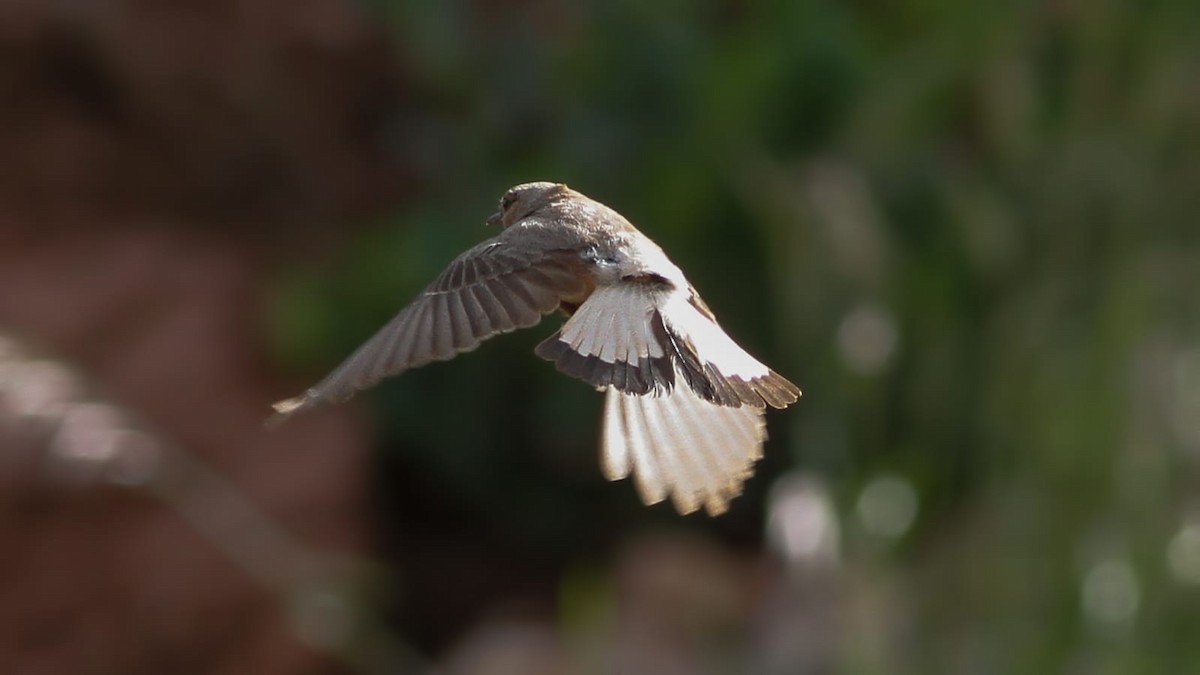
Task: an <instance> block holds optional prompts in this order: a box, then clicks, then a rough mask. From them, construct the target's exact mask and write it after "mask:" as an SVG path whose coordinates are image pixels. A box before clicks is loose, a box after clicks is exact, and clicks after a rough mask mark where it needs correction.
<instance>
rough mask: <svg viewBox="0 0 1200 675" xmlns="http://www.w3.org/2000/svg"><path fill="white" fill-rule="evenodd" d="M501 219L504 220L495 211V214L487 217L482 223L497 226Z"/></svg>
mask: <svg viewBox="0 0 1200 675" xmlns="http://www.w3.org/2000/svg"><path fill="white" fill-rule="evenodd" d="M503 218H504V216H503V215H502V214H501V213H500V212H499V211H497V212H495V213H493V214H492V215H490V216H488V217H487V220H486V221H484V222H486V223H487V224H488V225H499V224H500V223H501V221H502V220H503Z"/></svg>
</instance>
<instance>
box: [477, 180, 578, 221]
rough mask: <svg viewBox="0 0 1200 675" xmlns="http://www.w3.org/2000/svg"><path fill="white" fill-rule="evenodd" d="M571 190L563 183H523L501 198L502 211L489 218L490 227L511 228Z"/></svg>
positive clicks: (509, 190)
mask: <svg viewBox="0 0 1200 675" xmlns="http://www.w3.org/2000/svg"><path fill="white" fill-rule="evenodd" d="M570 191H571V188H569V187H567V186H566V185H563V184H562V183H550V182H547V181H538V182H536V183H522V184H521V185H517V186H515V187H511V188H509V189H508V192H505V193H504V196H502V197H501V198H500V210H499V211H497V212H495V213H493V214H492V215H490V216H488V219H487V224H488V225H502V226H504V227H505V228H507V227H511V226H512V224H513V223H515V222H517V221H519V220H521V219H523V218H527V217H529V216H530V215H531V214H532V213H533V212H535V211H537V210H538V209H540V208H541V207H542V206H545V205H546V204H548V203H550V202H551V201H552V200H553V199H555V198H556V197H561V196H564V195H566V194H568V193H569V192H570Z"/></svg>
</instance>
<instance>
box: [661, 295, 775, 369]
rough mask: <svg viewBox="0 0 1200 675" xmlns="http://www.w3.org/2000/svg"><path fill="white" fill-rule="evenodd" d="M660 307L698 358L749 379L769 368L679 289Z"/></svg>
mask: <svg viewBox="0 0 1200 675" xmlns="http://www.w3.org/2000/svg"><path fill="white" fill-rule="evenodd" d="M666 303H667V304H666V306H665V307H664V308H663V313H662V314H663V320H664V321H665V322H666V324H667V328H668V329H669V330H670V331H671V332H672V333H674V334H675V335H680V336H683V338H684V339H685V340H689V341H690V343H691V346H692V348H693V350H694V351H695V353H696V355H697V356H698V357H699V358H700V360H701V361H702V362H704V363H708V364H711V365H712V367H713V368H714V369H716V371H717V372H719V373H721V374H722V375H724V376H726V377H738V378H740V379H742V380H743V381H746V382H749V381H751V380H755V379H758V378H763V377H767V376H768V375H770V374H771V370H770V369H769V368H767V367H766V366H764V365H763V364H762V363H760V362H759V361H758V360H757V359H755V358H754V357H753V356H750V355H749V354H747V353H746V350H744V349H742V348H741V347H739V346H738V345H737V343H736V342H734V341H733V339H732V338H730V337H729V336H728V335H726V334H725V331H723V330H721V327H720V326H718V325H717V324H716V323H714V322H713V321H712V320H711V319H709V318H708V317H707V316H704V315H703V314H701V313H700V310H698V309H696V307H695V306H694V305H692V303H691V302H689V301H688V299H687V297H686V296H685V295H684V294H682V293H673V294H672V295H671V296H670V297H669V298H668V299H667V300H666Z"/></svg>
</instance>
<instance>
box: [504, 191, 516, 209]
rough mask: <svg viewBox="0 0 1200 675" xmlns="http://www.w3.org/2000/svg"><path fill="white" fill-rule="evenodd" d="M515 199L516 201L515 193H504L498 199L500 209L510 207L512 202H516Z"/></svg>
mask: <svg viewBox="0 0 1200 675" xmlns="http://www.w3.org/2000/svg"><path fill="white" fill-rule="evenodd" d="M516 201H517V196H516V195H514V194H507V195H504V197H503V198H502V199H501V200H500V210H501V211H507V210H508V209H509V208H511V207H512V205H513V202H516Z"/></svg>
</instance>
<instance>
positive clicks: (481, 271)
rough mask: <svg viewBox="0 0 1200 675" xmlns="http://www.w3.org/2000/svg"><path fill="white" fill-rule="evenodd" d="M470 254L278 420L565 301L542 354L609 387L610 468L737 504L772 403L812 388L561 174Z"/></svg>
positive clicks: (504, 207) (521, 197)
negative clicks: (747, 339) (735, 332)
mask: <svg viewBox="0 0 1200 675" xmlns="http://www.w3.org/2000/svg"><path fill="white" fill-rule="evenodd" d="M488 222H489V223H494V224H499V225H502V226H503V228H504V229H503V230H502V231H501V232H500V234H499V235H497V236H495V237H493V238H491V239H489V240H487V241H484V242H482V243H480V244H478V245H477V246H475V247H473V248H471V249H469V250H468V251H467V252H465V253H463V254H462V255H460V256H459V257H457V258H455V259H454V261H452V262H451V263H450V265H449V266H448V267H447V269H446V270H445V271H444V272H442V274H441V275H439V276H438V278H437V279H436V280H434V282H433V283H432V284H431V285H430V286H429V287H428V288H427V289H426V290H425V291H424V292H423V293H422V294H421V295H420V296H419V297H418V298H417V299H416V300H414V301H413V302H412V304H410V305H409V306H408V307H406V308H404V309H403V310H401V312H400V314H399V315H397V316H396V318H395V319H393V320H392V321H391V322H389V323H388V324H387V325H386V326H384V328H383V329H382V330H380V331H379V332H378V333H377V334H376V335H375V336H374V337H372V338H371V339H370V340H369V341H367V343H366V344H364V345H363V346H362V347H360V348H359V349H358V350H357V351H356V352H355V353H354V354H352V355H351V356H350V357H349V358H348V359H347V360H346V361H345V362H344V363H342V365H340V366H338V367H337V368H336V369H335V370H334V371H333V372H332V373H330V375H329V376H328V377H326V378H325V379H324V380H322V381H321V382H320V383H318V384H317V385H316V386H314V387H312V388H311V389H309V390H308V391H307V392H305V393H304V395H302V396H299V397H297V398H294V399H288V400H287V401H282V402H280V403H276V404H275V409H276V410H277V414H276V416H275V418H273V419H274V420H275V421H276V422H278V421H281V420H282V419H284V418H286V417H287V416H290V415H292V414H294V413H296V412H297V411H299V410H302V409H305V408H308V407H311V406H313V405H316V404H318V403H320V402H337V401H342V400H345V399H347V398H349V397H350V396H351V395H353V394H354V393H355V392H356V391H359V390H361V389H365V388H367V387H370V386H372V385H374V384H376V383H377V382H378V381H380V380H382V379H383V378H384V377H388V376H391V375H396V374H399V373H401V372H404V371H405V370H408V369H410V368H415V367H418V366H422V365H425V364H427V363H429V362H431V361H442V360H446V359H449V358H452V357H453V356H455V355H457V354H459V353H462V352H465V351H470V350H472V349H474V348H476V347H477V346H478V345H479V343H480V342H481V341H482V340H484V339H486V338H488V337H491V336H492V335H496V334H499V333H506V332H509V331H512V330H515V329H517V328H525V327H529V326H532V325H534V324H535V323H537V322H538V321H539V320H540V319H541V317H542V316H543V315H544V314H548V313H551V312H553V311H555V310H561V311H562V312H563V313H564V314H567V315H568V316H569V317H570V318H568V319H567V321H566V322H564V324H563V325H562V327H561V328H560V329H559V330H558V331H557V332H556V333H555V334H554V335H552V336H551V337H550V338H549V339H547V340H546V341H544V342H542V343H541V344H540V345H539V346H538V348H537V350H536V351H537V354H538V355H539V356H542V357H543V358H546V359H547V360H550V361H553V362H554V363H555V364H556V366H557V367H558V369H559V370H561V371H562V372H564V373H566V374H568V375H571V376H573V377H577V378H579V379H581V380H583V381H585V382H587V383H589V384H591V385H592V386H594V387H596V388H597V389H600V390H602V391H605V392H607V399H606V405H605V422H604V431H603V437H602V462H601V465H602V468H603V470H604V473H605V476H606V477H608V478H609V479H611V480H616V479H619V478H624V477H626V476H627V475H629V474H630V473H631V472H632V473H633V474H634V476H635V479H636V481H637V484H638V488H639V492H640V494H641V496H642V499H643V501H645V502H646V503H654V502H657V501H661V500H662V499H664V498H665V497H666V496H668V494H669V495H670V496H671V497H672V499H673V501H674V502H675V505H676V507H677V508H678V509H679V510H680V511H681V512H683V513H688V512H691V511H693V510H695V509H696V508H698V507H699V506H704V507H705V508H706V510H708V512H709V513H711V514H717V513H721V512H723V511H724V510H725V509H726V507H727V502H728V500H729V499H730V498H731V497H733V496H736V495H737V494H739V493H740V491H741V485H742V482H743V481H744V480H745V479H746V477H748V476H749V475H750V473H751V471H752V466H753V463H754V461H755V460H757V459H758V458H759V457H760V456H761V450H762V442H763V440H764V439H765V438H766V434H765V428H764V424H763V421H762V413H763V410H764V409H765V408H766V406H768V405H769V406H772V407H776V408H783V407H785V406H787V405H788V404H790V403H792V402H794V401H795V400H796V399H797V397H798V396H799V394H800V391H799V389H797V388H796V386H795V385H793V384H792V383H791V382H788V381H787V380H786V379H784V378H783V377H781V376H779V375H778V374H776V373H775V372H773V371H771V370H770V369H769V368H767V367H766V366H764V365H762V364H761V363H759V362H758V361H757V360H755V359H754V358H753V357H751V356H750V355H749V354H747V353H746V352H745V351H743V350H742V349H741V348H740V347H738V346H737V344H736V343H734V342H733V340H732V339H730V338H729V337H728V336H727V335H726V334H725V332H724V331H723V330H722V329H721V328H720V326H719V325H718V324H717V322H716V318H715V317H714V316H713V314H712V312H711V311H710V310H709V309H708V307H707V306H706V305H705V304H704V302H703V300H701V299H700V296H699V295H698V294H697V293H696V292H695V289H693V288H692V286H691V284H690V283H689V282H688V281H687V279H686V277H684V275H683V272H682V271H681V270H680V269H679V268H678V267H677V266H676V265H675V264H674V263H672V262H671V261H670V260H669V259H668V258H667V256H666V254H665V253H663V251H662V249H661V248H659V246H658V245H657V244H655V243H654V242H653V241H651V240H650V239H649V238H648V237H646V236H645V235H644V234H642V233H641V232H639V231H638V230H637V229H636V228H635V227H634V226H633V225H632V224H630V223H629V221H627V220H626V219H625V218H624V217H622V216H621V215H620V214H619V213H617V212H616V211H614V210H612V209H610V208H609V207H607V206H605V205H603V204H601V203H599V202H596V201H594V200H592V199H589V198H587V197H585V196H584V195H582V194H580V193H578V192H576V191H574V190H571V189H570V188H568V187H567V186H565V185H561V184H556V183H526V184H524V185H518V186H516V187H514V188H512V189H511V190H509V191H508V192H506V193H505V195H504V196H503V197H502V198H501V209H500V211H499V212H498V213H496V214H494V215H493V216H492V217H490V218H489V219H488Z"/></svg>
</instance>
